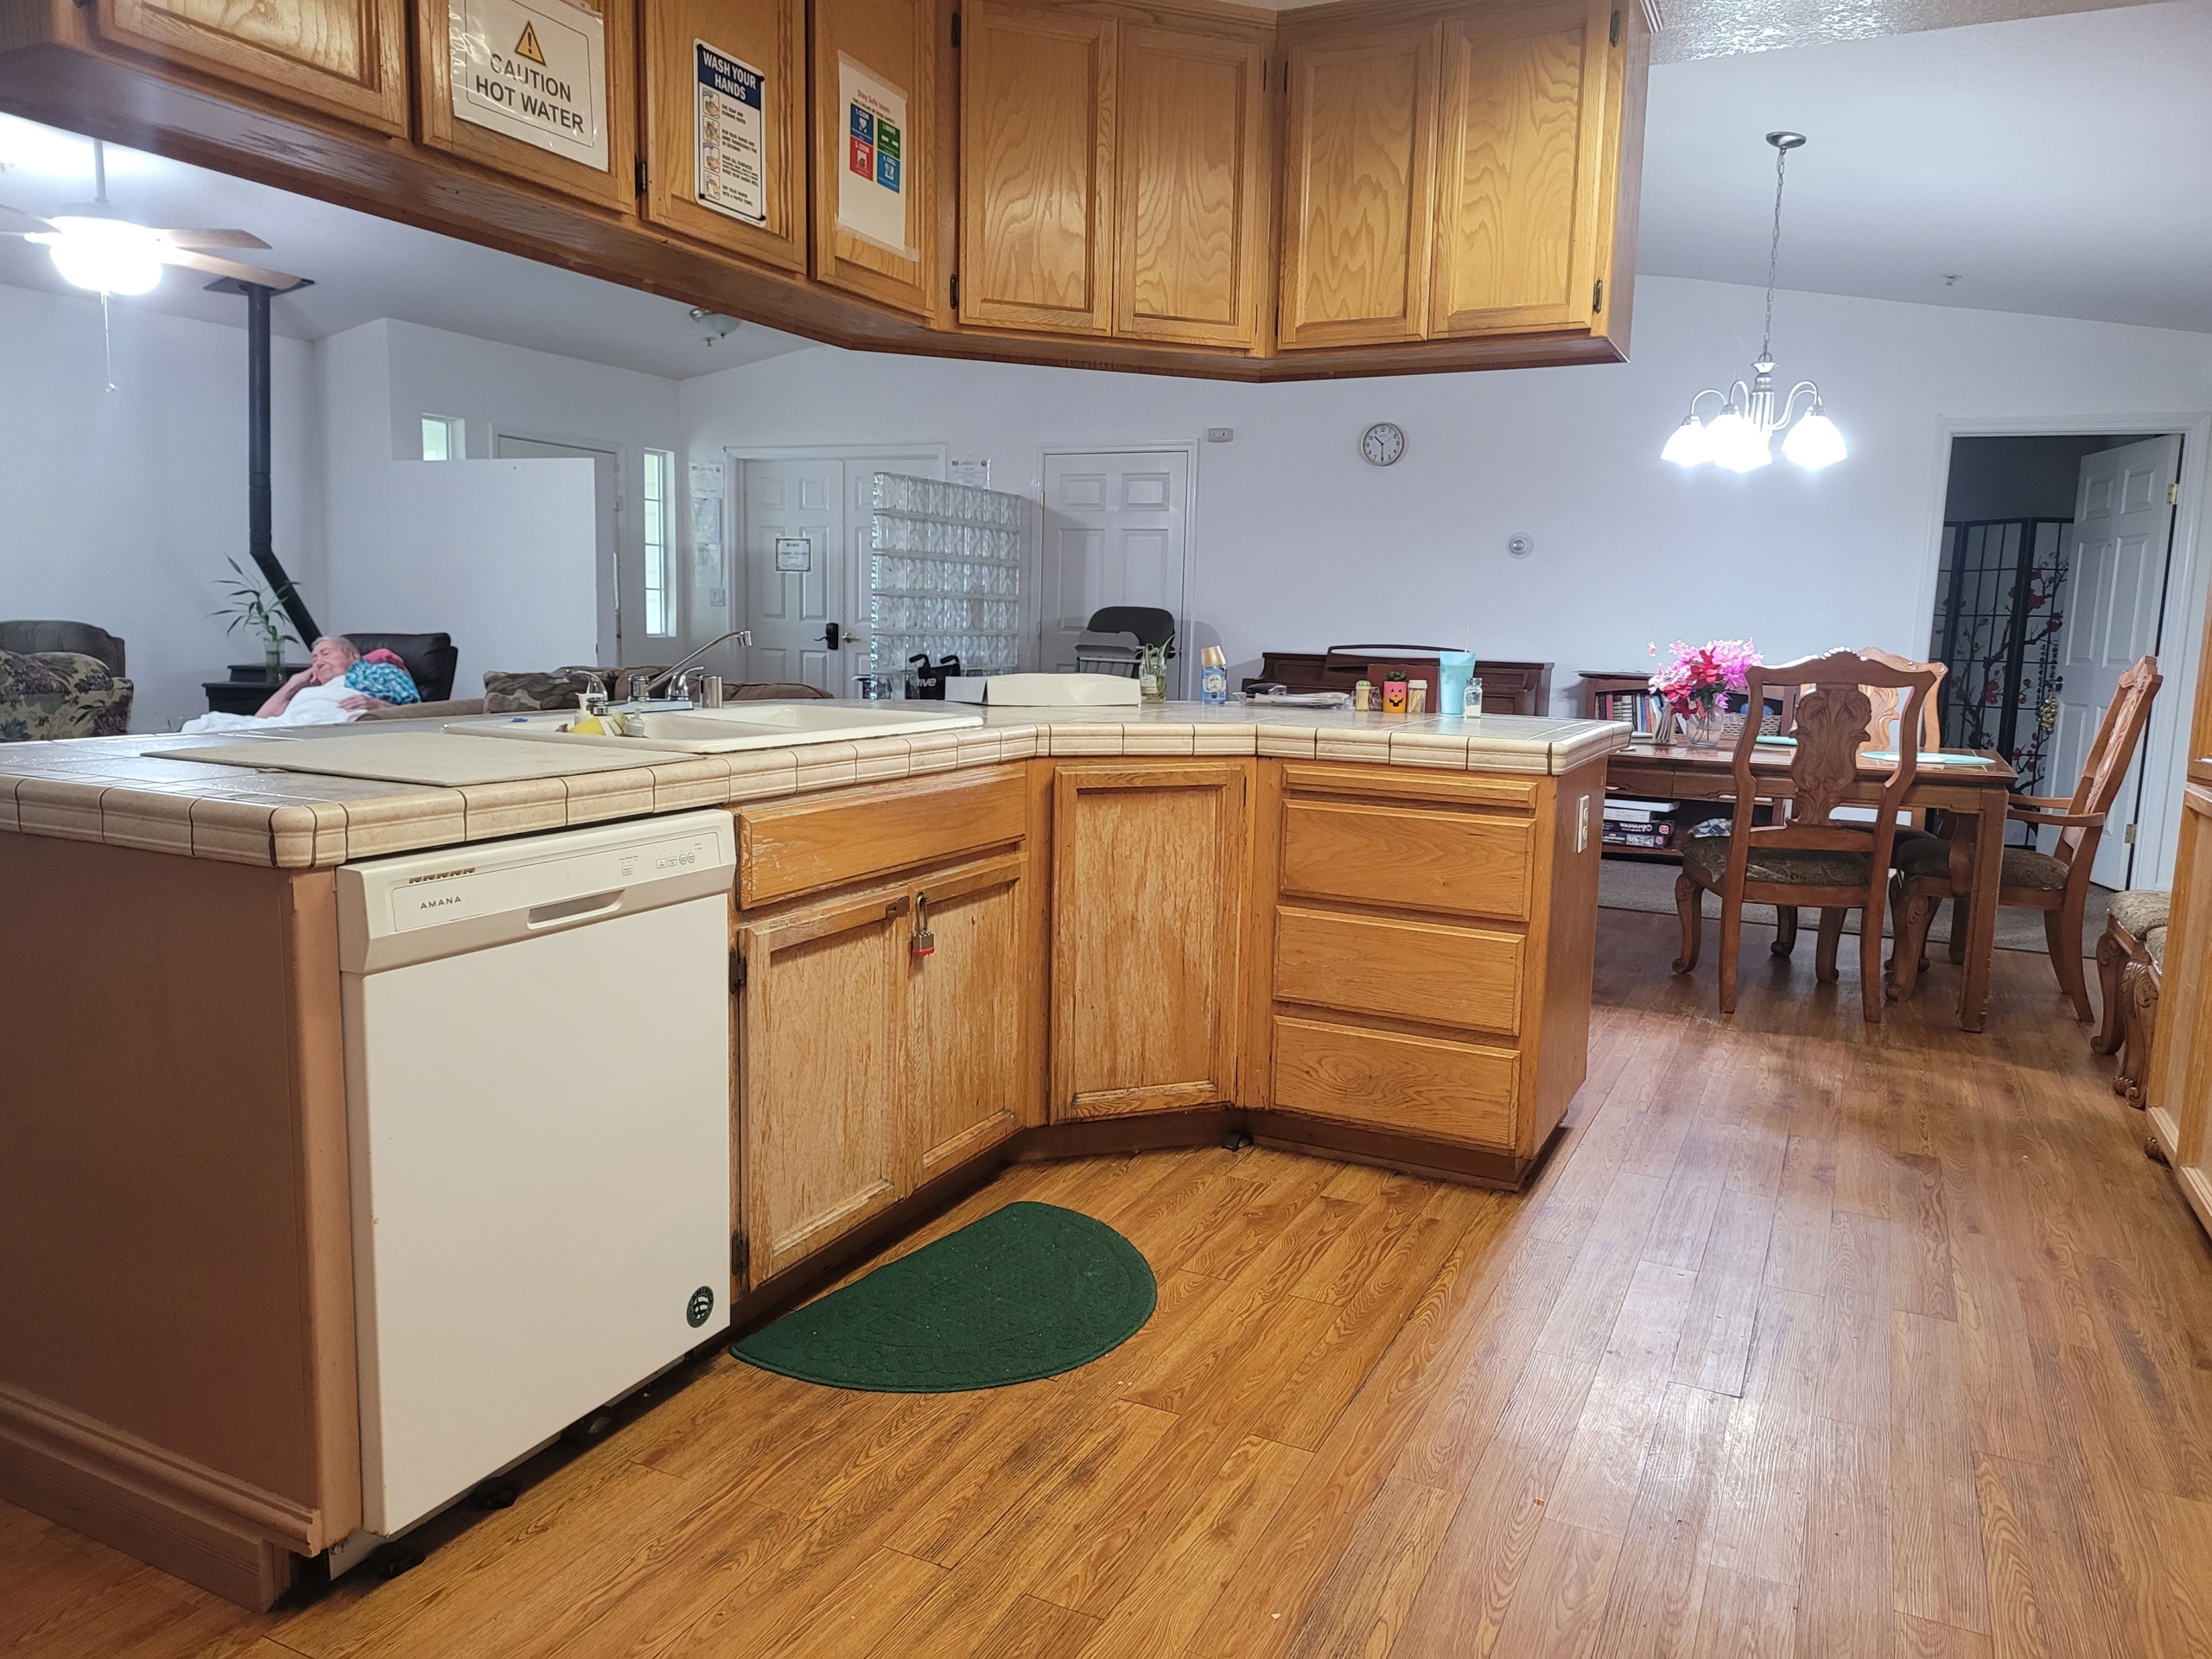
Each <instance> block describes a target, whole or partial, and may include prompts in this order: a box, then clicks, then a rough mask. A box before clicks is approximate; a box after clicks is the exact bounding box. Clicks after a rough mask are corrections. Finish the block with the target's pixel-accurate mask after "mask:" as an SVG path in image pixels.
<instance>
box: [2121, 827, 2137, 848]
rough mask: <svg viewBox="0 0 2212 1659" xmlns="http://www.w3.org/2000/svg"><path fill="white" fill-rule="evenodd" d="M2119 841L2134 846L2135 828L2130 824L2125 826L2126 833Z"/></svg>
mask: <svg viewBox="0 0 2212 1659" xmlns="http://www.w3.org/2000/svg"><path fill="white" fill-rule="evenodd" d="M2121 839H2122V840H2123V841H2125V842H2126V843H2127V844H2128V845H2129V846H2131V847H2133V845H2134V844H2135V826H2134V825H2133V824H2132V823H2131V824H2129V825H2128V826H2127V833H2126V835H2125V836H2122V837H2121Z"/></svg>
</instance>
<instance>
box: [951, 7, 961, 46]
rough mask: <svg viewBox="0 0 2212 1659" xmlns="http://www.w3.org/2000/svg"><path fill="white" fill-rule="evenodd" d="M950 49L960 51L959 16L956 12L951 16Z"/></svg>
mask: <svg viewBox="0 0 2212 1659" xmlns="http://www.w3.org/2000/svg"><path fill="white" fill-rule="evenodd" d="M952 49H953V50H954V51H956V52H957V51H958V50H959V49H960V14H959V13H958V12H957V11H956V12H954V13H953V14H952Z"/></svg>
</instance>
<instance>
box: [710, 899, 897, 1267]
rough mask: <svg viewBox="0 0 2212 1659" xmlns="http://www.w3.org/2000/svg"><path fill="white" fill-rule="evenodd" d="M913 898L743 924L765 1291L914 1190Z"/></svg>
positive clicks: (742, 1194) (754, 1180) (743, 1192)
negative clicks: (902, 1051)
mask: <svg viewBox="0 0 2212 1659" xmlns="http://www.w3.org/2000/svg"><path fill="white" fill-rule="evenodd" d="M908 903H909V901H908V900H907V899H906V896H905V894H904V893H885V892H883V891H882V890H878V891H876V892H874V893H864V894H861V895H859V896H857V897H855V898H851V899H837V900H833V901H830V902H829V903H826V904H822V905H817V906H810V907H808V908H805V909H803V910H798V911H795V912H791V913H790V914H789V915H785V916H782V917H779V918H775V919H773V920H772V921H767V922H764V923H760V924H759V925H752V926H741V928H740V929H739V932H738V948H739V949H740V950H741V951H743V953H744V956H745V963H746V986H745V989H744V992H743V994H742V995H741V997H740V999H739V1014H738V1075H739V1078H740V1098H739V1107H738V1115H739V1124H740V1128H739V1136H738V1140H739V1144H740V1145H741V1147H742V1148H743V1153H742V1162H741V1166H740V1174H739V1179H738V1182H737V1186H738V1197H739V1205H740V1209H739V1213H740V1214H741V1215H742V1216H743V1217H744V1221H743V1224H742V1225H743V1228H744V1231H745V1236H746V1238H747V1243H748V1244H749V1245H750V1247H751V1254H752V1262H751V1274H750V1277H751V1280H752V1282H753V1283H754V1284H759V1283H760V1282H761V1281H763V1280H766V1279H769V1278H772V1277H773V1276H774V1275H775V1274H779V1273H780V1272H782V1271H783V1270H784V1269H785V1268H788V1267H790V1266H791V1264H792V1263H793V1262H798V1261H799V1260H800V1259H801V1258H802V1257H804V1256H806V1255H811V1254H812V1253H813V1252H814V1251H816V1250H818V1249H821V1248H822V1247H823V1245H825V1244H827V1243H829V1242H830V1241H832V1240H833V1239H835V1238H836V1237H838V1236H840V1235H841V1234H843V1233H846V1232H849V1231H850V1230H852V1229H853V1228H854V1227H855V1226H857V1225H859V1224H861V1222H863V1221H865V1220H867V1219H868V1217H870V1216H872V1215H874V1214H875V1213H876V1212H877V1211H880V1210H881V1209H883V1208H884V1207H885V1206H886V1205H889V1204H891V1203H892V1202H893V1201H894V1200H895V1199H896V1198H898V1197H899V1195H900V1193H901V1192H903V1191H904V1186H903V1185H902V1183H903V1179H904V1173H905V1172H904V1167H903V1165H904V1159H903V1157H902V1153H901V1146H900V1140H899V1126H898V1122H897V1117H898V1112H897V1096H896V1090H897V1088H898V1075H899V1052H898V1050H899V1003H900V995H901V985H900V975H901V973H902V972H903V971H904V970H903V969H902V968H901V967H900V962H901V960H902V959H903V958H904V957H905V956H906V931H905V930H906V922H905V917H906V912H907V909H908Z"/></svg>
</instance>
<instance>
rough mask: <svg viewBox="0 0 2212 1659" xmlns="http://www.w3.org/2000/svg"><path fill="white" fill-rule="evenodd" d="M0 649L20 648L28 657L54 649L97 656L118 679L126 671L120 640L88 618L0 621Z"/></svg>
mask: <svg viewBox="0 0 2212 1659" xmlns="http://www.w3.org/2000/svg"><path fill="white" fill-rule="evenodd" d="M0 651H16V652H22V653H23V654H24V655H26V656H31V657H44V656H52V655H54V654H55V653H56V652H67V653H68V654H70V655H72V656H76V657H97V658H99V659H100V661H102V662H103V663H105V664H107V671H108V672H109V673H111V674H112V675H114V676H115V677H116V678H117V679H118V680H119V679H121V678H122V677H124V673H125V669H124V664H123V641H122V640H120V639H117V638H116V637H115V636H114V635H113V634H111V633H110V632H108V631H107V630H106V629H105V628H96V627H94V626H92V624H91V623H89V622H0Z"/></svg>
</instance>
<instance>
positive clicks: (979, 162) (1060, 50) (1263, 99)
mask: <svg viewBox="0 0 2212 1659" xmlns="http://www.w3.org/2000/svg"><path fill="white" fill-rule="evenodd" d="M960 56H961V141H962V142H961V180H960V187H961V188H960V283H961V288H960V320H961V321H962V323H963V325H966V326H969V327H985V328H1007V329H1021V330H1026V331H1029V332H1032V333H1048V334H1062V335H1074V334H1089V335H1102V336H1103V335H1109V334H1111V335H1114V336H1117V337H1122V338H1127V339H1134V340H1166V341H1176V342H1181V343H1185V344H1192V345H1204V346H1230V347H1236V348H1249V347H1250V346H1253V345H1254V344H1255V342H1256V341H1257V340H1258V339H1259V337H1260V334H1261V308H1262V301H1263V299H1264V296H1265V295H1266V293H1267V291H1268V260H1267V257H1266V240H1265V232H1266V226H1267V202H1268V198H1269V195H1270V194H1271V192H1272V188H1273V181H1272V175H1271V174H1270V172H1269V170H1268V146H1267V143H1266V139H1267V135H1268V99H1267V73H1266V71H1267V52H1266V38H1265V36H1264V35H1263V34H1262V33H1261V32H1260V31H1259V30H1257V29H1225V30H1224V32H1222V33H1218V34H1217V33H1211V32H1207V31H1205V30H1200V29H1186V28H1175V29H1167V28H1160V27H1153V26H1148V25H1142V24H1139V23H1136V22H1127V21H1123V20H1122V19H1120V18H1118V17H1116V16H1109V15H1103V14H1101V13H1098V12H1094V11H1093V10H1090V9H1089V8H1085V7H1068V8H1052V9H1050V10H1046V9H1042V8H1033V7H1024V6H1013V5H1005V4H1001V3H997V0H969V4H968V5H967V6H966V7H965V9H964V10H963V37H962V41H961V50H960Z"/></svg>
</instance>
